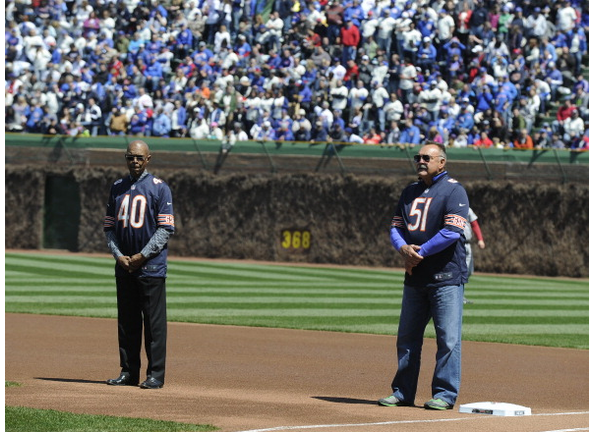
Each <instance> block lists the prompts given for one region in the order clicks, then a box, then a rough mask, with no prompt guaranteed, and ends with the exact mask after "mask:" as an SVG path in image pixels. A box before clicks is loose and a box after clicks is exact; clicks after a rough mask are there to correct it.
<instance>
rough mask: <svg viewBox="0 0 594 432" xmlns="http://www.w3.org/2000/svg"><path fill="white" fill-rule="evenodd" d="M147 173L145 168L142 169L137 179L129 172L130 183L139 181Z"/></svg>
mask: <svg viewBox="0 0 594 432" xmlns="http://www.w3.org/2000/svg"><path fill="white" fill-rule="evenodd" d="M147 175H148V171H147V170H144V171H143V172H142V174H140V177H138V178H137V179H135V178H134V177H132V176H131V175H130V174H128V176H129V177H130V181H131V182H132V183H137V182H139V181H140V180H142V179H143V178H145V177H146V176H147Z"/></svg>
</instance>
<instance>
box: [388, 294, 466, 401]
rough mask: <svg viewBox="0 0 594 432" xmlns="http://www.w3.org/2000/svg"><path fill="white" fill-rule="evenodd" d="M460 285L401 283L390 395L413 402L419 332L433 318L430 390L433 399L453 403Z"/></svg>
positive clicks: (457, 363) (459, 335)
mask: <svg viewBox="0 0 594 432" xmlns="http://www.w3.org/2000/svg"><path fill="white" fill-rule="evenodd" d="M463 300H464V285H449V286H444V287H440V288H413V287H410V286H406V285H405V286H404V292H403V297H402V311H401V314H400V323H399V326H398V339H397V342H396V347H397V350H398V371H397V372H396V376H395V377H394V380H393V381H392V390H393V391H394V396H396V397H397V398H398V399H400V400H401V401H403V402H405V403H410V404H414V401H415V395H416V393H417V384H418V379H419V371H420V368H421V350H422V347H423V334H424V333H425V328H426V327H427V324H428V323H429V320H430V319H431V318H433V322H434V326H435V333H436V336H437V355H436V365H435V372H434V374H433V382H432V384H431V391H432V395H433V398H435V399H442V400H443V401H445V402H447V403H449V404H451V405H454V404H455V403H456V399H457V397H458V391H459V389H460V377H461V374H462V368H461V363H462V356H461V354H462V308H463Z"/></svg>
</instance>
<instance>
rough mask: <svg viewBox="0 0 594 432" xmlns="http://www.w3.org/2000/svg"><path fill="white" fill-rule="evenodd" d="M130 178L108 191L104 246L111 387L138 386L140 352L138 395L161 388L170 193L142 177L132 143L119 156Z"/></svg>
mask: <svg viewBox="0 0 594 432" xmlns="http://www.w3.org/2000/svg"><path fill="white" fill-rule="evenodd" d="M125 158H126V163H127V165H128V170H129V171H130V175H129V176H126V177H124V178H122V179H119V180H117V181H116V182H115V183H114V184H113V185H112V187H111V191H110V194H109V201H108V202H107V211H106V214H105V221H104V232H105V236H106V238H107V245H108V247H109V249H110V250H111V253H112V254H113V256H114V258H115V259H116V266H115V277H116V290H117V303H118V343H119V348H120V366H121V368H122V369H121V372H120V376H118V377H117V378H114V379H109V380H107V384H109V385H114V386H125V385H132V386H136V385H138V383H139V381H140V364H141V362H140V347H141V344H142V330H143V325H144V345H145V351H146V356H147V360H148V365H147V369H146V375H147V376H146V380H145V381H144V382H142V383H141V384H140V387H141V388H144V389H159V388H162V387H163V384H164V382H165V353H166V342H167V311H166V301H165V278H166V276H167V241H168V240H169V237H170V236H171V235H172V234H173V232H174V230H175V224H174V218H173V204H172V199H171V191H170V189H169V186H167V185H166V184H165V183H164V182H163V180H161V179H158V178H157V177H155V176H153V175H152V174H150V173H149V172H148V171H146V167H147V165H148V164H149V162H150V160H151V155H150V152H149V148H148V145H147V144H146V143H145V142H144V141H140V140H137V141H133V142H131V143H130V144H129V145H128V149H127V151H126V154H125Z"/></svg>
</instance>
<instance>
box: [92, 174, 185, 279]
mask: <svg viewBox="0 0 594 432" xmlns="http://www.w3.org/2000/svg"><path fill="white" fill-rule="evenodd" d="M159 227H162V228H165V229H166V230H168V231H171V232H172V233H173V231H174V230H175V223H174V217H173V200H172V198H171V190H170V189H169V186H167V184H166V183H165V182H164V181H163V180H161V179H159V178H157V177H155V176H153V175H152V174H150V173H147V174H146V175H144V176H141V178H140V179H139V180H137V181H136V182H134V181H133V180H132V178H131V177H130V176H127V177H125V178H122V179H119V180H117V181H116V182H115V183H114V184H113V185H112V186H111V191H110V194H109V201H108V203H107V211H106V213H105V221H104V227H103V229H104V231H110V230H115V233H116V238H117V240H118V246H119V248H120V251H121V252H122V253H123V254H124V255H134V254H136V253H139V252H140V251H141V250H142V249H143V248H144V247H145V246H146V244H147V243H148V242H149V240H150V239H151V237H152V236H153V234H154V233H155V231H156V230H157V228H159ZM125 272H126V271H125V270H124V269H122V268H121V267H120V266H119V265H117V264H116V276H119V275H123V274H125ZM138 272H140V273H139V274H138V276H140V277H166V276H167V245H165V247H164V248H163V250H162V251H161V252H160V253H159V254H158V255H156V256H154V257H150V258H149V259H148V260H147V261H146V262H145V263H144V265H143V266H142V268H141V269H139V270H138Z"/></svg>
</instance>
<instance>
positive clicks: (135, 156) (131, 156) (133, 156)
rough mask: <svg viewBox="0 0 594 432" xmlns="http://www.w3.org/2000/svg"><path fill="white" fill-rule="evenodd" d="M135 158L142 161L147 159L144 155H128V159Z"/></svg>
mask: <svg viewBox="0 0 594 432" xmlns="http://www.w3.org/2000/svg"><path fill="white" fill-rule="evenodd" d="M134 159H137V160H139V161H140V162H142V161H144V160H145V157H144V156H138V155H126V160H127V161H130V162H132V161H133V160H134Z"/></svg>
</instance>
